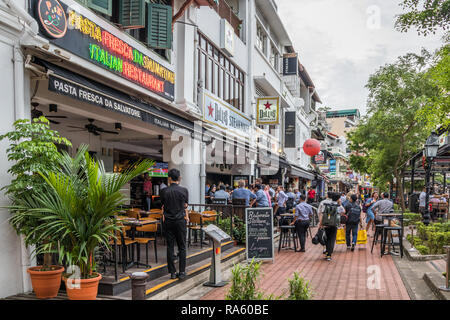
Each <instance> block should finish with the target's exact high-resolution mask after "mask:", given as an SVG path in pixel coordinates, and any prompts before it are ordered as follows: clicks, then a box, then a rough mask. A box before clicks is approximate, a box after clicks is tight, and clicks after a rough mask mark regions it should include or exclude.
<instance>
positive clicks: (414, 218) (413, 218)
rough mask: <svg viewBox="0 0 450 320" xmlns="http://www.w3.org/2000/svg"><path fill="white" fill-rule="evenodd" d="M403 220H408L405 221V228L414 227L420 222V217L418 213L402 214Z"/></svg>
mask: <svg viewBox="0 0 450 320" xmlns="http://www.w3.org/2000/svg"><path fill="white" fill-rule="evenodd" d="M403 218H404V219H407V220H409V221H405V223H404V225H405V226H410V225H415V224H417V223H418V222H420V221H422V215H421V214H420V213H410V212H405V213H404V214H403Z"/></svg>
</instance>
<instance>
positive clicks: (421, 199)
mask: <svg viewBox="0 0 450 320" xmlns="http://www.w3.org/2000/svg"><path fill="white" fill-rule="evenodd" d="M426 191H427V188H423V190H422V192H421V193H420V195H419V212H420V213H421V214H422V216H423V214H424V213H425V206H426V198H427V193H426Z"/></svg>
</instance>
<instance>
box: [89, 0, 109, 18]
mask: <svg viewBox="0 0 450 320" xmlns="http://www.w3.org/2000/svg"><path fill="white" fill-rule="evenodd" d="M88 7H89V8H92V9H94V10H96V11H98V12H101V13H104V14H106V15H108V16H111V15H112V0H88Z"/></svg>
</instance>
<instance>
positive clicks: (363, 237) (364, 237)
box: [356, 229, 367, 244]
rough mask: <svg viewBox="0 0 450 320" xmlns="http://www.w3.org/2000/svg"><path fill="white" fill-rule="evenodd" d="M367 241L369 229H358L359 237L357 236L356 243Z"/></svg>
mask: <svg viewBox="0 0 450 320" xmlns="http://www.w3.org/2000/svg"><path fill="white" fill-rule="evenodd" d="M366 243H367V231H366V230H364V229H362V230H358V237H357V238H356V244H366Z"/></svg>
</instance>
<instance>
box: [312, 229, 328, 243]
mask: <svg viewBox="0 0 450 320" xmlns="http://www.w3.org/2000/svg"><path fill="white" fill-rule="evenodd" d="M326 242H327V235H326V234H325V231H324V230H323V229H319V230H318V231H317V233H316V235H315V236H314V238H313V239H312V243H313V244H319V243H320V244H321V245H323V246H324V245H325V244H326Z"/></svg>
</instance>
